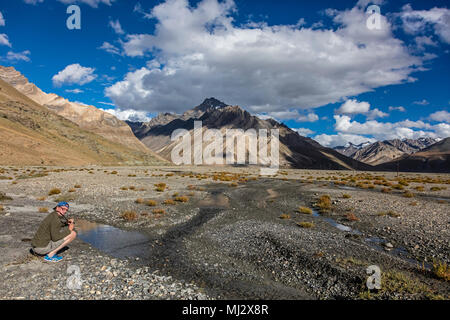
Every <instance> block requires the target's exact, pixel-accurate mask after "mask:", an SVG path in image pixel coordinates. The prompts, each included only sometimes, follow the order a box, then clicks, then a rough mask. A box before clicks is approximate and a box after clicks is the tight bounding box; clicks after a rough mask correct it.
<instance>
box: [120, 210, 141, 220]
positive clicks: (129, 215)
mask: <svg viewBox="0 0 450 320" xmlns="http://www.w3.org/2000/svg"><path fill="white" fill-rule="evenodd" d="M121 217H122V219H124V220H126V221H133V220H136V219H137V218H138V215H137V213H136V212H134V211H129V210H128V211H124V212H123V213H122V214H121Z"/></svg>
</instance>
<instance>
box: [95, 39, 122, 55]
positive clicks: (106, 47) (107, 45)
mask: <svg viewBox="0 0 450 320" xmlns="http://www.w3.org/2000/svg"><path fill="white" fill-rule="evenodd" d="M98 49H102V50H105V51H106V52H109V53H111V54H117V55H120V49H119V48H117V47H115V46H114V45H112V44H111V43H109V42H106V41H105V42H103V44H102V46H101V47H98Z"/></svg>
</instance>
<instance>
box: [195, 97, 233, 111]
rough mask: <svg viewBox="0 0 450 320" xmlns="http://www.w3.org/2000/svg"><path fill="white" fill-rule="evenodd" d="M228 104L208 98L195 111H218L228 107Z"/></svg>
mask: <svg viewBox="0 0 450 320" xmlns="http://www.w3.org/2000/svg"><path fill="white" fill-rule="evenodd" d="M226 106H227V104H225V103H223V102H222V101H220V100H217V99H216V98H207V99H205V101H203V102H202V103H201V104H200V105H198V106H197V107H195V108H194V110H200V111H207V110H209V109H218V108H223V107H226Z"/></svg>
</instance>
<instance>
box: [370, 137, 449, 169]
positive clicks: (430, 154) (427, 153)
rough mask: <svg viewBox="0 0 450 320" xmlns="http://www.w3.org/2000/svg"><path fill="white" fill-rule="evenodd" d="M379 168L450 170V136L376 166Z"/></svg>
mask: <svg viewBox="0 0 450 320" xmlns="http://www.w3.org/2000/svg"><path fill="white" fill-rule="evenodd" d="M376 169H378V170H389V171H394V170H401V171H415V172H450V138H445V139H443V140H441V141H439V142H437V143H435V144H433V145H431V146H429V147H427V148H425V149H422V150H421V151H419V152H416V153H413V154H410V155H403V156H402V157H400V158H398V159H396V160H394V161H390V162H386V163H383V164H380V165H378V166H376Z"/></svg>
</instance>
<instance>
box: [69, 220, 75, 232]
mask: <svg viewBox="0 0 450 320" xmlns="http://www.w3.org/2000/svg"><path fill="white" fill-rule="evenodd" d="M73 228H75V223H74V221H73V219H69V230H70V231H73Z"/></svg>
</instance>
